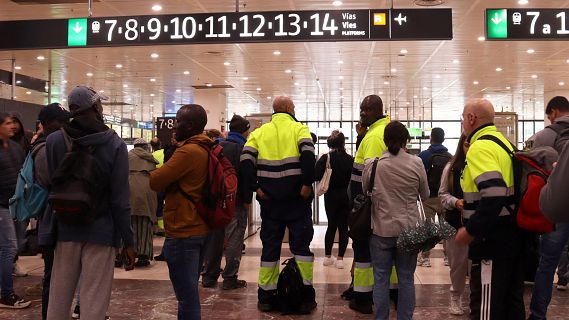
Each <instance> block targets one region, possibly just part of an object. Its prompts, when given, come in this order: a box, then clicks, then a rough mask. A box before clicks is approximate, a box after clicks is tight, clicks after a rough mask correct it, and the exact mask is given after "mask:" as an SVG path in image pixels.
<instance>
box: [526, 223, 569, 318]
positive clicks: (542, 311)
mask: <svg viewBox="0 0 569 320" xmlns="http://www.w3.org/2000/svg"><path fill="white" fill-rule="evenodd" d="M568 240H569V223H559V224H557V225H556V229H555V231H553V232H550V233H547V234H544V235H542V236H541V243H540V246H539V250H540V258H539V266H538V267H537V271H536V273H535V285H534V287H533V294H532V297H531V304H530V311H531V316H532V319H545V315H546V313H547V307H548V306H549V303H550V302H551V291H552V290H553V275H554V274H555V269H556V268H557V265H558V264H559V259H560V257H561V253H562V251H563V248H565V245H566V244H567V241H568Z"/></svg>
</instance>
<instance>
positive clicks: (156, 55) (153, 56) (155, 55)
mask: <svg viewBox="0 0 569 320" xmlns="http://www.w3.org/2000/svg"><path fill="white" fill-rule="evenodd" d="M150 57H151V58H152V59H156V58H158V57H160V55H159V54H158V53H152V54H151V55H150Z"/></svg>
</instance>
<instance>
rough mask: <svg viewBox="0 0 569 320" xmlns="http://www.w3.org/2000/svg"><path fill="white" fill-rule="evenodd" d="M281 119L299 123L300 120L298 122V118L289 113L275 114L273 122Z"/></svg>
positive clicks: (272, 118)
mask: <svg viewBox="0 0 569 320" xmlns="http://www.w3.org/2000/svg"><path fill="white" fill-rule="evenodd" d="M281 119H289V120H293V121H294V122H298V120H296V118H295V117H294V116H293V115H292V114H290V113H288V112H275V113H273V115H272V117H271V120H281Z"/></svg>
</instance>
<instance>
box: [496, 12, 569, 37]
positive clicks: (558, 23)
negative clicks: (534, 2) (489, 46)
mask: <svg viewBox="0 0 569 320" xmlns="http://www.w3.org/2000/svg"><path fill="white" fill-rule="evenodd" d="M568 18H569V8H564V9H517V8H516V9H487V10H486V39H488V40H569V22H568V21H567V19H568Z"/></svg>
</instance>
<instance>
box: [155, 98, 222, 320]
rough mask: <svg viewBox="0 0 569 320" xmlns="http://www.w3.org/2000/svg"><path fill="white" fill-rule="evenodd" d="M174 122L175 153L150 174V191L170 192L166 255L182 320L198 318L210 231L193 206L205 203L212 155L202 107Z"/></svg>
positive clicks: (182, 112)
mask: <svg viewBox="0 0 569 320" xmlns="http://www.w3.org/2000/svg"><path fill="white" fill-rule="evenodd" d="M176 121H177V125H176V140H177V141H178V143H177V148H176V151H175V152H174V155H173V156H172V158H171V159H170V160H169V161H168V162H166V163H164V165H163V166H162V167H160V168H159V169H157V170H155V171H153V172H152V173H151V174H150V187H151V188H152V189H153V190H154V191H166V204H165V205H164V229H165V231H166V240H165V242H164V256H165V257H166V262H167V263H168V269H169V273H170V281H172V286H173V287H174V292H175V293H176V298H177V299H178V319H184V320H186V319H200V318H201V311H200V300H199V293H198V279H199V272H200V268H201V266H202V258H203V249H204V242H205V238H206V236H207V234H208V233H209V228H208V226H207V224H206V223H205V222H204V221H203V219H202V218H201V217H200V215H199V214H198V212H197V210H196V207H195V205H194V202H195V203H199V202H200V201H201V199H202V194H203V188H204V185H205V182H206V180H207V173H208V152H207V151H206V149H205V148H203V147H202V146H205V147H211V146H212V145H213V141H212V140H211V139H210V138H209V137H208V136H206V135H205V134H203V130H204V127H205V125H206V123H207V115H206V112H205V110H204V108H203V107H202V106H200V105H197V104H189V105H184V106H182V107H181V108H180V110H178V112H177V114H176ZM182 192H183V193H185V194H186V195H188V196H190V197H191V198H192V199H193V200H194V201H193V202H192V201H190V200H188V199H187V198H186V196H185V195H184V194H183V193H182Z"/></svg>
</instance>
